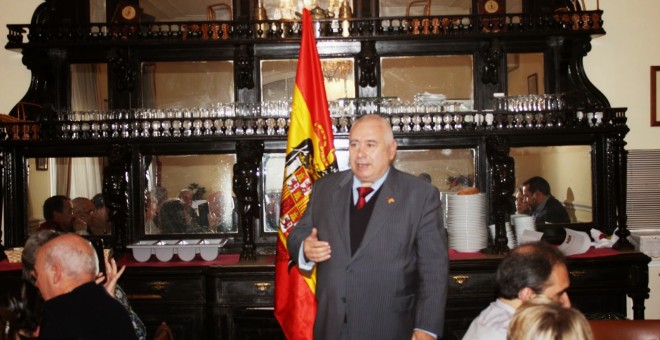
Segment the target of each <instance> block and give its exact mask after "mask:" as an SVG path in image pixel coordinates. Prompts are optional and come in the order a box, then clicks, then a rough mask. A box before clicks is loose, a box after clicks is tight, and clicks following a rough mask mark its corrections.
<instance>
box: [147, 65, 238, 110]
mask: <svg viewBox="0 0 660 340" xmlns="http://www.w3.org/2000/svg"><path fill="white" fill-rule="evenodd" d="M141 70H142V106H143V107H144V108H157V109H182V108H199V107H201V108H210V107H213V106H215V105H216V104H218V103H231V102H233V101H234V63H233V62H232V61H186V62H178V61H177V62H143V63H142V66H141Z"/></svg>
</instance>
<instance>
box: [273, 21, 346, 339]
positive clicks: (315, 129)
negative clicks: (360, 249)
mask: <svg viewBox="0 0 660 340" xmlns="http://www.w3.org/2000/svg"><path fill="white" fill-rule="evenodd" d="M323 79H324V78H323V73H322V70H321V60H320V59H319V55H318V51H317V49H316V41H315V39H314V29H313V27H312V19H311V16H310V13H309V11H308V10H307V9H304V11H303V18H302V39H301V42H300V55H299V57H298V67H297V70H296V83H295V87H294V91H293V101H292V107H291V120H290V124H289V134H288V138H287V146H286V162H285V168H284V183H283V184H282V196H281V202H280V223H279V228H278V238H277V257H276V263H275V316H276V317H277V320H278V321H279V323H280V326H281V327H282V330H283V331H284V334H285V335H286V337H287V339H290V340H297V339H309V340H311V339H313V327H314V318H315V315H316V298H315V295H314V292H315V289H316V271H313V272H312V274H311V275H305V276H303V275H302V274H301V273H300V272H299V271H298V268H297V267H296V266H295V265H294V264H293V262H292V261H291V258H290V256H289V254H288V251H287V247H286V238H287V236H288V235H289V233H290V232H291V229H292V228H295V225H296V222H298V220H299V219H300V218H301V216H302V214H303V213H304V212H305V209H306V207H307V203H308V202H309V197H310V195H311V193H312V184H313V183H314V181H315V180H316V179H318V178H319V177H321V176H323V175H325V174H327V173H329V172H334V171H337V162H336V158H335V147H334V137H333V135H332V125H331V124H332V123H331V120H330V114H329V112H328V100H327V97H326V93H325V85H324V82H323Z"/></svg>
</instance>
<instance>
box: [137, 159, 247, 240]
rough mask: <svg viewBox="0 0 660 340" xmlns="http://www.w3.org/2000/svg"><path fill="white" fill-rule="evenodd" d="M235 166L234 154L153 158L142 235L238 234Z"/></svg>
mask: <svg viewBox="0 0 660 340" xmlns="http://www.w3.org/2000/svg"><path fill="white" fill-rule="evenodd" d="M234 163H236V155H235V154H212V155H180V156H179V155H177V156H172V155H159V156H154V157H153V159H152V161H151V165H150V166H149V169H148V175H147V178H148V179H149V187H148V188H147V190H148V192H147V195H146V203H147V204H146V207H145V222H144V223H145V234H147V235H149V234H161V233H162V234H198V233H223V234H236V233H238V225H237V223H238V219H237V214H236V211H235V207H236V204H235V199H234V196H233V194H232V192H233V189H232V187H233V185H232V184H233V183H232V178H233V172H234V171H233V167H234ZM186 190H187V191H186Z"/></svg>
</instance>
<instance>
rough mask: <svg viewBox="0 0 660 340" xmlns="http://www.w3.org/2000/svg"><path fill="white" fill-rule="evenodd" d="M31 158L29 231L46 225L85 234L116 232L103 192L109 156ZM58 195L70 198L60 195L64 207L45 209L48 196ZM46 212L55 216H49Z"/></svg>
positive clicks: (28, 203)
mask: <svg viewBox="0 0 660 340" xmlns="http://www.w3.org/2000/svg"><path fill="white" fill-rule="evenodd" d="M27 162H28V169H29V171H28V181H27V182H28V189H27V215H28V233H32V232H34V230H36V229H37V228H39V227H40V226H42V225H43V227H48V228H49V229H58V230H64V231H75V232H77V233H79V234H82V235H107V234H111V233H112V224H111V223H110V221H109V219H108V210H107V208H106V207H105V204H104V202H103V195H102V194H101V192H102V191H103V187H102V183H103V175H102V174H103V167H104V166H105V165H106V164H105V163H106V162H107V160H106V158H104V157H59V158H29V159H27ZM56 195H61V196H64V197H67V198H68V199H67V200H65V201H68V202H64V200H59V199H58V202H60V204H58V206H61V207H62V208H55V209H46V210H49V211H48V212H46V211H44V203H45V202H46V200H47V199H49V198H50V197H53V196H56ZM63 202H64V205H62V204H63ZM67 207H68V208H67ZM44 213H46V214H48V215H51V217H49V218H46V216H45V214H44Z"/></svg>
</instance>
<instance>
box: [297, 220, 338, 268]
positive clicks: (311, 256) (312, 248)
mask: <svg viewBox="0 0 660 340" xmlns="http://www.w3.org/2000/svg"><path fill="white" fill-rule="evenodd" d="M303 252H304V253H305V257H306V258H307V260H309V261H312V262H316V263H318V262H323V261H327V260H328V259H330V254H331V253H332V249H331V248H330V244H329V243H328V242H325V241H319V236H318V230H316V228H313V229H312V233H311V234H310V235H309V236H307V238H306V239H305V242H304V243H303Z"/></svg>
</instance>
